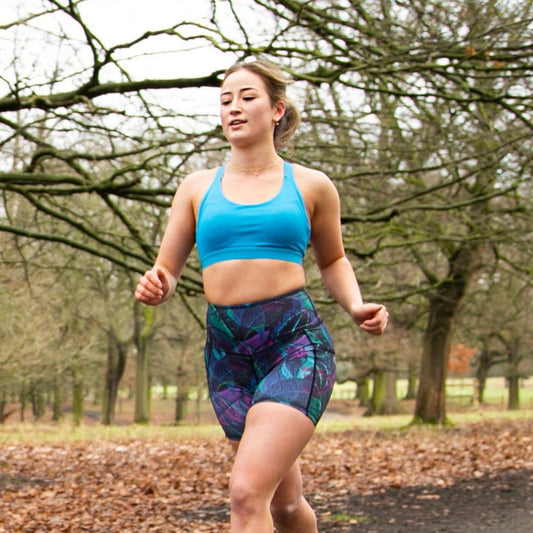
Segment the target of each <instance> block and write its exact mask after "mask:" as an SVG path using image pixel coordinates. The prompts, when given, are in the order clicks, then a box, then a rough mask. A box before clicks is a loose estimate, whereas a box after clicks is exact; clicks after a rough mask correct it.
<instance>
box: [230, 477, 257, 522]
mask: <svg viewBox="0 0 533 533" xmlns="http://www.w3.org/2000/svg"><path fill="white" fill-rule="evenodd" d="M229 495H230V506H231V510H232V512H234V513H237V514H245V515H253V514H255V513H256V512H257V511H258V510H260V509H261V508H264V507H265V505H266V499H265V494H264V490H262V489H261V488H260V487H256V486H255V485H254V484H253V483H251V482H250V480H249V479H247V478H246V476H238V475H237V476H235V475H234V474H233V475H232V477H231V478H230V484H229Z"/></svg>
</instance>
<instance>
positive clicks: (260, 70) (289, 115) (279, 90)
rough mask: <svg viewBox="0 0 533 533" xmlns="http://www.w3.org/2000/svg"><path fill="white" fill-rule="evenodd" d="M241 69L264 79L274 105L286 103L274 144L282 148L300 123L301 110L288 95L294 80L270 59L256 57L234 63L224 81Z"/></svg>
mask: <svg viewBox="0 0 533 533" xmlns="http://www.w3.org/2000/svg"><path fill="white" fill-rule="evenodd" d="M241 69H245V70H249V71H250V72H253V73H254V74H257V75H258V76H259V77H260V78H261V79H262V80H263V83H264V84H265V87H266V90H267V93H268V96H269V98H270V102H271V104H272V105H273V106H274V105H276V104H278V103H279V102H283V103H284V104H285V113H284V114H283V116H282V117H281V119H280V120H279V122H278V123H277V124H276V127H275V128H274V146H275V147H276V149H279V148H282V147H283V146H285V145H286V144H287V143H288V142H289V140H290V138H291V137H292V136H293V135H294V132H295V131H296V130H297V129H298V126H299V125H300V112H299V111H298V109H297V107H296V105H295V104H294V102H293V101H292V100H291V99H290V98H289V97H288V96H287V86H288V85H289V84H290V83H292V80H291V79H290V78H288V77H287V76H286V75H285V73H284V72H283V71H282V70H281V69H280V68H279V67H278V66H277V65H274V64H273V63H270V61H266V60H265V59H255V60H253V61H242V62H237V63H235V64H233V65H232V66H231V67H230V68H228V70H226V72H225V73H224V78H223V81H224V80H225V79H226V78H227V77H228V76H229V75H230V74H233V73H234V72H236V71H237V70H241Z"/></svg>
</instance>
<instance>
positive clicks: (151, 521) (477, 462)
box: [0, 406, 533, 533]
mask: <svg viewBox="0 0 533 533" xmlns="http://www.w3.org/2000/svg"><path fill="white" fill-rule="evenodd" d="M341 407H342V406H340V408H339V409H337V415H338V416H340V415H341V414H342V408H341ZM330 413H331V415H330V416H335V406H333V408H332V410H331V411H330ZM167 429H168V428H167ZM153 435H154V436H153V437H152V438H149V439H139V438H130V437H124V438H113V439H105V438H96V439H88V440H82V441H75V440H64V441H60V440H59V441H58V440H52V441H48V440H46V439H43V440H39V439H36V441H35V442H28V441H17V440H14V439H10V437H9V433H8V432H7V431H6V432H3V433H2V432H0V532H1V533H23V532H24V533H30V532H32V533H50V532H72V533H78V532H98V533H115V532H116V533H118V532H121V533H142V532H151V533H156V532H158V533H167V532H169V533H170V532H172V533H179V532H190V533H201V532H211V533H225V532H227V531H228V526H227V522H228V518H229V514H228V494H227V486H228V479H229V473H230V469H231V464H232V455H231V450H230V447H229V446H228V445H227V443H226V442H225V440H224V439H223V437H222V436H221V435H220V434H219V433H218V432H216V433H213V434H212V435H205V436H202V435H196V436H190V437H180V438H176V439H169V438H167V437H166V435H168V433H166V432H165V434H164V435H165V437H162V438H158V437H157V432H155V433H153ZM302 472H303V475H304V483H305V491H306V496H307V498H308V499H309V501H310V502H311V504H312V506H313V507H314V508H315V510H316V513H317V517H318V521H319V531H320V532H321V533H341V532H343V533H345V532H354V533H363V532H364V533H371V532H372V533H374V532H376V533H378V532H379V533H404V532H405V533H407V532H409V533H433V532H450V533H475V532H488V533H501V532H504V531H513V532H514V533H526V532H527V533H529V532H531V531H533V420H530V419H527V418H517V419H514V420H510V419H503V418H502V419H492V418H491V419H489V418H487V419H486V420H477V421H474V422H465V423H461V424H458V425H456V426H453V427H442V428H427V427H410V428H407V429H406V428H403V429H391V430H389V429H386V430H384V429H366V428H363V429H362V428H351V429H348V430H341V431H318V432H317V433H316V434H315V436H314V437H313V439H312V441H311V442H310V443H309V445H308V447H307V448H306V450H305V451H304V453H303V456H302Z"/></svg>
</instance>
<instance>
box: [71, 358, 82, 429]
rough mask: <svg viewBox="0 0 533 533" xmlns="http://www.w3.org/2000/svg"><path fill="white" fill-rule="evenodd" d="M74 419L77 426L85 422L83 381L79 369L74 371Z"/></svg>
mask: <svg viewBox="0 0 533 533" xmlns="http://www.w3.org/2000/svg"><path fill="white" fill-rule="evenodd" d="M72 419H73V422H74V425H76V426H79V425H81V423H82V422H83V379H82V375H81V372H80V370H79V368H73V369H72Z"/></svg>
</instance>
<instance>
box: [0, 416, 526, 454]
mask: <svg viewBox="0 0 533 533" xmlns="http://www.w3.org/2000/svg"><path fill="white" fill-rule="evenodd" d="M449 417H450V418H451V420H452V422H453V423H454V424H455V425H465V424H469V423H473V422H478V421H483V420H516V419H532V418H533V410H531V409H529V410H528V409H526V410H520V411H494V410H489V411H484V410H476V411H468V412H457V413H452V414H449ZM412 418H413V415H412V414H404V415H390V416H374V417H361V416H353V417H346V418H339V419H333V420H327V419H323V420H322V421H321V422H320V423H319V424H318V427H317V433H325V432H342V431H348V430H352V429H361V430H368V431H372V430H374V431H377V430H385V431H398V430H404V429H405V428H406V427H407V425H408V424H409V423H410V422H411V421H412ZM195 438H200V439H222V438H223V432H222V430H221V429H220V427H219V426H218V425H216V424H204V425H190V426H170V425H136V424H129V425H125V426H102V425H81V426H78V427H76V426H73V425H72V424H71V423H69V422H68V421H64V422H58V423H46V422H38V423H22V424H10V425H5V426H0V446H9V445H10V444H14V443H20V444H60V443H63V442H87V441H113V442H125V441H130V440H144V441H150V440H152V441H158V440H165V441H180V440H183V441H186V440H193V439H195Z"/></svg>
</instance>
